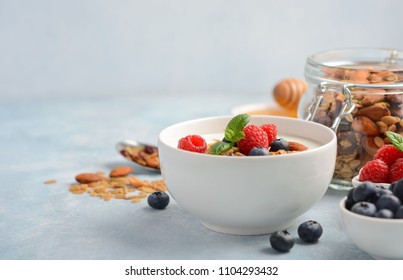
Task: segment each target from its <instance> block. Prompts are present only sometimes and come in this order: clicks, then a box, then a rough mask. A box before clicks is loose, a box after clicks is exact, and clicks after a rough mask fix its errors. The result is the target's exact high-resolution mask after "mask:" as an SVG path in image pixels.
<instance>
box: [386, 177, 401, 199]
mask: <svg viewBox="0 0 403 280" xmlns="http://www.w3.org/2000/svg"><path fill="white" fill-rule="evenodd" d="M389 189H390V190H391V191H392V192H393V194H394V195H395V196H397V198H398V199H400V201H403V179H400V180H399V181H396V182H393V183H392V184H391V185H390V187H389Z"/></svg>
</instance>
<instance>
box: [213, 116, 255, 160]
mask: <svg viewBox="0 0 403 280" xmlns="http://www.w3.org/2000/svg"><path fill="white" fill-rule="evenodd" d="M248 123H249V115H248V114H239V115H236V116H235V117H233V118H232V119H231V120H230V121H229V123H228V124H227V127H226V128H225V131H224V135H225V136H224V137H225V140H226V141H225V142H224V141H220V142H217V143H215V144H214V145H212V146H211V148H210V153H211V154H213V155H220V154H222V153H225V152H226V151H228V150H230V149H232V147H234V145H235V143H236V142H238V141H239V140H241V139H243V138H244V137H245V133H244V132H243V129H244V128H245V126H246V125H247V124H248Z"/></svg>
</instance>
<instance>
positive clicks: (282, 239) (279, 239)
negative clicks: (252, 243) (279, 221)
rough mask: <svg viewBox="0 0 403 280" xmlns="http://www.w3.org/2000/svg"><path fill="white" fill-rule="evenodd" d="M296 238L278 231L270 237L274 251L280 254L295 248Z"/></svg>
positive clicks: (286, 232) (285, 232) (284, 231)
mask: <svg viewBox="0 0 403 280" xmlns="http://www.w3.org/2000/svg"><path fill="white" fill-rule="evenodd" d="M294 243H295V241H294V237H292V235H291V234H290V233H289V232H288V231H286V230H283V231H277V232H275V233H272V234H271V235H270V245H271V247H272V248H273V249H275V250H277V251H280V252H288V251H290V250H291V248H292V247H293V246H294Z"/></svg>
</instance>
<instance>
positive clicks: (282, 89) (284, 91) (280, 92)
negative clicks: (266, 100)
mask: <svg viewBox="0 0 403 280" xmlns="http://www.w3.org/2000/svg"><path fill="white" fill-rule="evenodd" d="M307 88H308V84H307V83H306V82H305V81H304V80H300V79H294V78H290V79H284V80H281V81H280V82H279V83H277V84H276V86H275V87H274V89H273V97H274V99H275V100H276V102H277V103H278V104H279V105H280V106H281V107H284V108H286V109H288V110H292V111H296V110H297V108H298V103H299V101H300V99H301V97H302V95H303V94H304V93H305V91H306V90H307Z"/></svg>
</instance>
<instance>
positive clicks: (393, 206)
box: [375, 194, 401, 213]
mask: <svg viewBox="0 0 403 280" xmlns="http://www.w3.org/2000/svg"><path fill="white" fill-rule="evenodd" d="M400 205H401V202H400V200H399V199H398V198H397V197H396V196H394V195H393V194H384V195H383V196H381V197H380V198H378V200H377V201H376V203H375V206H376V208H378V210H381V209H389V210H390V211H392V212H393V213H394V212H396V210H397V208H399V207H400Z"/></svg>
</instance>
